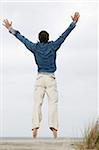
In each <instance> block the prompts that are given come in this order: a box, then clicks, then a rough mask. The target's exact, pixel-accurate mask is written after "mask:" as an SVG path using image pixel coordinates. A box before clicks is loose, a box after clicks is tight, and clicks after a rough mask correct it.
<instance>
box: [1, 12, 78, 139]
mask: <svg viewBox="0 0 99 150" xmlns="http://www.w3.org/2000/svg"><path fill="white" fill-rule="evenodd" d="M79 17H80V15H79V13H78V12H75V14H74V16H71V18H72V21H73V22H72V23H71V24H70V25H69V27H68V28H67V29H66V30H65V32H64V33H63V34H62V35H61V36H60V37H59V38H58V39H57V40H56V41H49V34H48V33H47V32H46V31H41V32H40V33H39V35H38V39H39V42H37V43H33V42H31V41H29V40H28V39H27V38H25V37H24V36H22V35H21V34H20V32H19V31H17V30H15V29H13V28H12V22H9V21H8V20H7V19H6V20H4V21H3V25H4V26H5V27H6V28H7V29H8V30H9V32H10V33H11V34H13V35H14V36H15V37H16V38H17V39H19V40H20V41H21V42H22V43H23V44H24V45H25V46H26V47H27V49H29V50H30V51H31V52H32V53H33V54H34V58H35V62H36V64H37V66H38V76H37V79H36V84H35V89H34V108H33V119H32V122H33V124H32V131H33V137H34V138H35V137H36V136H37V131H38V129H39V128H40V122H41V120H42V112H41V107H42V103H43V99H44V95H45V93H46V94H47V96H48V119H49V120H48V122H49V128H50V129H51V131H52V133H53V136H54V138H56V137H57V130H58V110H57V104H58V93H57V84H56V79H55V75H54V72H55V71H56V52H57V50H58V49H59V48H60V46H61V44H62V43H63V42H64V40H65V39H66V37H67V36H68V35H69V34H70V32H71V31H72V30H73V29H74V28H75V26H76V23H77V22H78V19H79Z"/></svg>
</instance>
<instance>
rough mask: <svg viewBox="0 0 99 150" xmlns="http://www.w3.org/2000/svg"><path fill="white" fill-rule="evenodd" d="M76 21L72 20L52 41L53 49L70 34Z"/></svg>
mask: <svg viewBox="0 0 99 150" xmlns="http://www.w3.org/2000/svg"><path fill="white" fill-rule="evenodd" d="M75 26H76V22H72V23H71V24H70V25H69V27H68V28H67V29H66V30H65V32H63V33H62V34H61V36H60V37H59V38H58V39H57V40H56V41H53V46H54V49H55V50H58V49H59V47H60V46H61V44H62V43H63V42H64V41H65V39H66V38H67V36H68V35H69V34H70V32H71V31H72V30H73V29H74V28H75Z"/></svg>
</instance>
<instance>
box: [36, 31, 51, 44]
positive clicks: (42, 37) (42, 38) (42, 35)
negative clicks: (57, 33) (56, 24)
mask: <svg viewBox="0 0 99 150" xmlns="http://www.w3.org/2000/svg"><path fill="white" fill-rule="evenodd" d="M38 38H39V40H40V42H41V43H47V42H48V40H49V33H48V32H46V31H41V32H40V33H39V35H38Z"/></svg>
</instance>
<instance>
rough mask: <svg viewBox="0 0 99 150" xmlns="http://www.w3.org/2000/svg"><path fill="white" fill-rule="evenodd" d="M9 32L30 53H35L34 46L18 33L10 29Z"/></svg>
mask: <svg viewBox="0 0 99 150" xmlns="http://www.w3.org/2000/svg"><path fill="white" fill-rule="evenodd" d="M9 32H10V33H11V34H13V35H14V36H15V37H16V38H17V39H18V40H20V41H21V42H22V43H23V44H24V45H25V46H26V47H27V49H29V50H30V51H31V52H32V53H34V52H35V49H36V44H35V43H33V42H31V41H30V40H28V39H27V38H26V37H24V36H23V35H21V34H20V32H19V31H17V30H15V29H13V28H12V27H10V28H9Z"/></svg>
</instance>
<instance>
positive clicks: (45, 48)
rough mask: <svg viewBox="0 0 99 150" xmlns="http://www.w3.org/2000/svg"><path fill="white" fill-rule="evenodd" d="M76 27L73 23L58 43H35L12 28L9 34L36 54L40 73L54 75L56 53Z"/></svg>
mask: <svg viewBox="0 0 99 150" xmlns="http://www.w3.org/2000/svg"><path fill="white" fill-rule="evenodd" d="M75 26H76V23H75V22H72V23H71V24H70V25H69V27H68V28H67V29H66V30H65V32H64V33H62V34H61V36H60V37H59V38H58V39H57V40H56V41H49V42H47V43H40V42H37V43H33V42H31V41H30V40H28V39H27V38H25V37H24V36H23V35H21V34H20V32H19V31H17V30H14V29H13V28H10V29H9V32H10V33H12V34H13V35H15V37H16V38H17V39H19V40H20V41H21V42H22V43H23V44H24V45H25V46H26V47H27V49H29V50H30V51H31V52H32V53H33V54H34V58H35V62H36V64H37V66H38V72H48V73H54V72H55V71H56V52H57V50H58V49H59V48H60V46H61V44H62V43H63V42H64V40H65V39H66V37H67V36H68V35H69V34H70V32H71V31H72V30H73V29H74V27H75Z"/></svg>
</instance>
